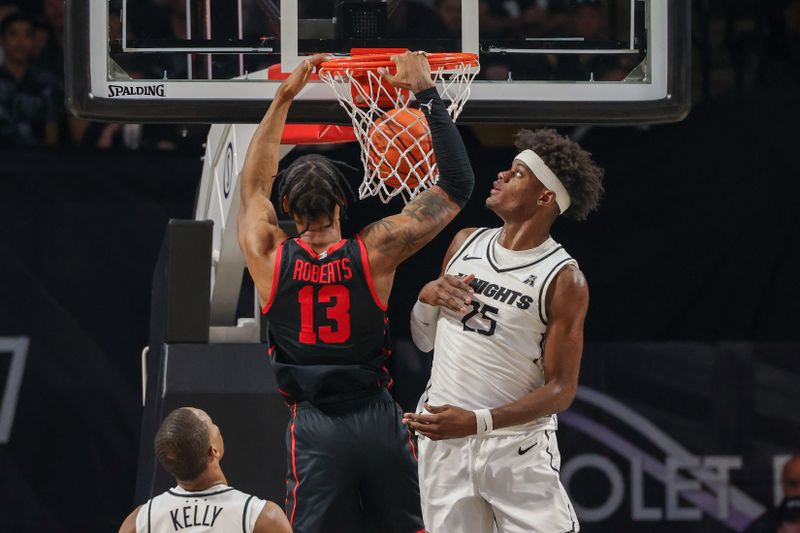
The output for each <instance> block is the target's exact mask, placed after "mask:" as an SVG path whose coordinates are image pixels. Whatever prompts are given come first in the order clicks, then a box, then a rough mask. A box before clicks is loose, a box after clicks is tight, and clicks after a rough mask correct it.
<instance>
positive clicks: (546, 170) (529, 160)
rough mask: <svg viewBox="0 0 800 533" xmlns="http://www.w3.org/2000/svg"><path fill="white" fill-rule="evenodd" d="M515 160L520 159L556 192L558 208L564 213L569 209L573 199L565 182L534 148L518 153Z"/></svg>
mask: <svg viewBox="0 0 800 533" xmlns="http://www.w3.org/2000/svg"><path fill="white" fill-rule="evenodd" d="M514 159H515V160H516V159H518V160H520V161H522V162H523V163H525V166H527V167H528V168H529V169H530V171H531V172H533V174H534V175H535V176H536V179H538V180H539V181H541V182H542V185H544V186H545V187H547V188H548V189H550V190H551V191H553V192H554V193H556V203H557V204H558V210H559V211H560V212H561V213H563V212H564V211H566V210H567V209H569V204H570V203H572V200H571V199H570V197H569V193H568V192H567V188H566V187H564V184H563V183H561V180H560V179H558V176H556V175H555V174H553V171H552V170H550V167H548V166H547V165H546V164H545V162H544V161H542V158H541V157H539V156H538V155H536V152H534V151H533V150H523V151H521V152H520V153H518V154H517V156H516V157H515V158H514Z"/></svg>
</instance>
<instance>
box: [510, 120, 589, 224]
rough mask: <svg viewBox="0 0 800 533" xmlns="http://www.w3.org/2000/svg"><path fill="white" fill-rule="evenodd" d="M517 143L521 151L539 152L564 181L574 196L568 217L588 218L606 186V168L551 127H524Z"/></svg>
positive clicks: (517, 137)
mask: <svg viewBox="0 0 800 533" xmlns="http://www.w3.org/2000/svg"><path fill="white" fill-rule="evenodd" d="M514 146H516V147H517V149H518V150H520V151H522V150H527V149H531V150H533V151H534V152H536V154H537V155H538V156H539V157H541V158H542V160H543V161H544V162H545V164H546V165H547V166H548V167H550V170H552V171H553V172H554V173H555V175H556V176H558V179H560V180H561V182H562V183H563V184H564V187H566V189H567V192H569V196H570V198H571V200H572V203H571V204H570V206H569V209H567V210H566V212H565V213H564V216H565V217H567V218H570V219H572V220H586V217H587V216H589V213H591V212H592V211H596V210H597V207H598V206H599V205H600V199H601V198H602V197H603V192H604V190H605V189H603V175H604V174H605V172H604V171H603V169H602V168H600V167H598V166H597V164H596V163H595V162H594V161H592V154H590V153H589V152H587V151H586V150H584V149H583V148H581V147H580V145H579V144H578V143H576V142H575V141H573V140H572V139H569V138H568V137H564V136H563V135H560V134H559V133H558V132H557V131H556V130H553V129H550V128H544V129H540V130H535V131H532V130H527V129H522V130H519V131H518V132H517V133H516V135H514Z"/></svg>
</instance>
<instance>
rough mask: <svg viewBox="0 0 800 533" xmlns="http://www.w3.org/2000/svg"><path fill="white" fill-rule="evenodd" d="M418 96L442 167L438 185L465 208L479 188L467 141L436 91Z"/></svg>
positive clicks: (421, 93)
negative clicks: (475, 190)
mask: <svg viewBox="0 0 800 533" xmlns="http://www.w3.org/2000/svg"><path fill="white" fill-rule="evenodd" d="M415 96H416V98H417V102H419V104H420V109H421V110H422V112H423V113H424V114H425V118H427V120H428V126H429V127H430V130H431V140H432V142H433V152H434V154H435V155H436V165H437V166H438V167H439V181H438V182H437V185H439V187H441V188H442V189H444V190H445V191H447V194H449V195H450V198H452V199H453V201H455V202H456V203H457V204H458V205H459V206H461V207H464V204H466V203H467V200H469V197H470V195H471V194H472V189H473V187H474V185H475V174H474V173H473V171H472V166H471V165H470V163H469V156H468V155H467V149H466V147H465V146H464V141H463V140H462V139H461V135H460V134H459V133H458V128H456V125H455V123H454V122H453V119H452V118H450V114H449V113H448V112H447V108H446V107H445V105H444V102H442V99H441V97H439V93H438V91H437V90H436V88H435V87H431V88H429V89H425V90H423V91H420V92H418V93H416V95H415Z"/></svg>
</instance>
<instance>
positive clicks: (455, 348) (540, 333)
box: [420, 228, 577, 434]
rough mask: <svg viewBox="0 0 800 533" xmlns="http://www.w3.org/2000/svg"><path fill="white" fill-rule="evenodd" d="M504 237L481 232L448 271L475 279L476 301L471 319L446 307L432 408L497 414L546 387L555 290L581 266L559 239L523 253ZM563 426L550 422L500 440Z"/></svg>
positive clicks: (428, 393)
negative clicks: (503, 242)
mask: <svg viewBox="0 0 800 533" xmlns="http://www.w3.org/2000/svg"><path fill="white" fill-rule="evenodd" d="M499 235H500V228H481V229H478V230H476V231H475V232H474V233H473V234H472V235H470V236H469V238H467V240H466V242H465V243H464V244H463V245H462V246H461V248H460V249H459V250H458V251H457V252H456V254H455V255H454V256H453V258H452V259H451V260H450V262H449V263H448V265H447V267H446V269H445V272H446V273H447V274H451V275H468V274H474V276H475V281H474V282H473V284H472V286H473V288H474V289H475V294H474V298H473V301H472V305H471V306H467V307H468V311H467V312H466V313H456V312H454V311H450V310H448V309H445V308H440V312H439V319H438V323H437V329H436V341H435V343H434V352H433V353H434V357H433V369H432V370H431V379H430V381H429V382H428V387H427V388H426V390H425V392H424V393H423V396H422V401H427V402H428V403H430V404H431V405H444V404H451V405H456V406H458V407H462V408H464V409H470V410H475V409H492V408H495V407H499V406H501V405H505V404H507V403H510V402H512V401H515V400H518V399H519V398H521V397H522V396H524V395H525V394H527V393H529V392H531V391H533V390H535V389H537V388H538V387H541V386H542V385H543V384H544V365H543V362H542V354H543V352H544V342H545V331H546V329H547V310H546V309H545V299H546V297H547V289H548V287H549V286H550V283H551V282H552V281H553V279H554V278H555V275H556V274H557V273H558V272H559V271H560V270H562V269H563V268H564V267H566V266H567V265H575V266H577V262H576V261H575V259H573V258H572V257H571V256H570V255H569V254H568V253H567V252H566V250H564V248H563V247H562V246H561V245H560V244H558V243H557V242H556V241H554V240H553V239H552V238H548V239H547V240H546V241H545V242H544V243H542V244H541V245H540V246H537V247H536V248H534V249H532V250H526V251H523V252H515V251H511V250H506V249H503V248H501V247H500V246H499V244H497V239H498V236H499ZM422 401H421V402H420V404H422ZM556 425H557V423H556V417H555V415H550V416H545V417H542V418H540V419H539V420H535V421H533V422H529V423H527V424H524V425H521V426H514V427H510V428H503V429H500V430H496V431H495V432H493V433H492V434H513V433H518V432H520V431H524V432H528V431H531V430H533V429H555V428H556Z"/></svg>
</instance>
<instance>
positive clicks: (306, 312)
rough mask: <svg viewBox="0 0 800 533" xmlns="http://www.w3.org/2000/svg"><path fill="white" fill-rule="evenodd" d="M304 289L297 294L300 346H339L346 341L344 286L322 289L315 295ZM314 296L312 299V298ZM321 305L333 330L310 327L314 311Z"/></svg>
mask: <svg viewBox="0 0 800 533" xmlns="http://www.w3.org/2000/svg"><path fill="white" fill-rule="evenodd" d="M314 289H315V287H314V286H313V285H308V286H306V287H303V288H302V289H300V292H298V293H297V300H298V301H299V302H300V342H301V343H303V344H316V343H317V339H319V340H321V341H322V342H324V343H327V344H339V343H342V342H345V341H347V340H348V339H349V338H350V291H349V290H348V288H347V287H345V286H344V285H325V286H324V287H321V288H320V289H319V290H318V291H316V295H315V294H314V292H315V291H314ZM315 296H316V298H315ZM316 305H324V306H325V308H326V310H327V313H326V316H327V317H328V319H329V320H332V321H333V322H335V326H319V327H317V328H315V327H314V307H315V306H316Z"/></svg>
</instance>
